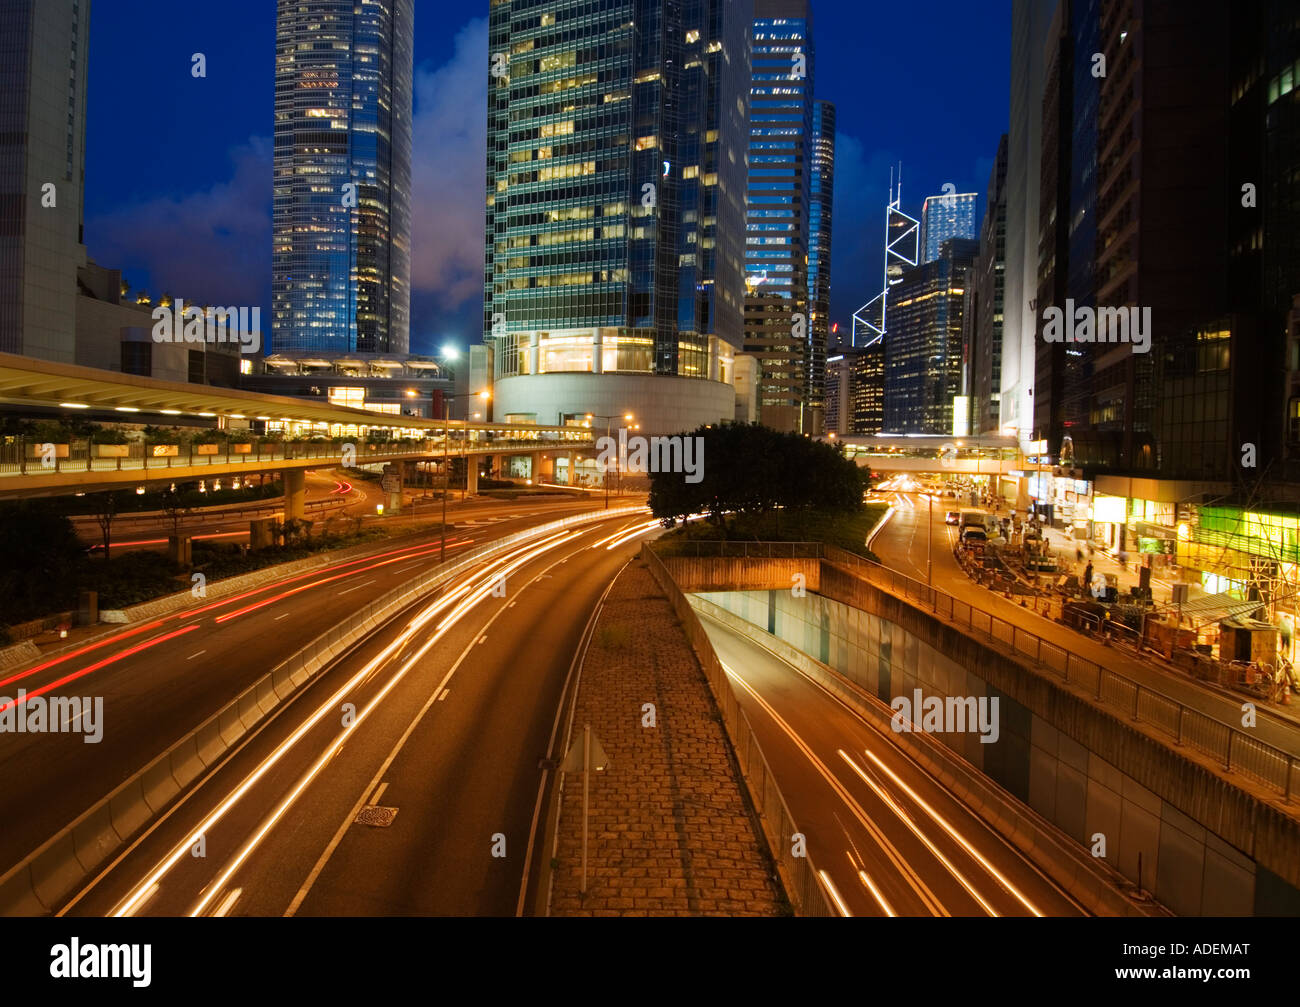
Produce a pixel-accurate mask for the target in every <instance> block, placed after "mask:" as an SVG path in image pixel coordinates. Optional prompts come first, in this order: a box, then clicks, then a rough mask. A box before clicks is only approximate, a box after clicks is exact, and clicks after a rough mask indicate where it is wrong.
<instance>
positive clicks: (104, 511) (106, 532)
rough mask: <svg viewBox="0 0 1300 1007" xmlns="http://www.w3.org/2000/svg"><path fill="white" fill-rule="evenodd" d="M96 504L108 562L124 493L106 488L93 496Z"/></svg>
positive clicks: (105, 557)
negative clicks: (114, 522)
mask: <svg viewBox="0 0 1300 1007" xmlns="http://www.w3.org/2000/svg"><path fill="white" fill-rule="evenodd" d="M91 500H92V501H93V502H94V506H95V520H96V521H97V522H98V523H99V531H100V534H101V535H103V537H104V562H105V563H107V562H108V559H109V556H108V551H109V547H110V546H111V544H112V531H113V519H114V518H115V517H117V513H118V511H119V510H121V509H122V502H123V494H122V491H121V490H106V491H105V492H103V493H95V494H93V495H92V496H91Z"/></svg>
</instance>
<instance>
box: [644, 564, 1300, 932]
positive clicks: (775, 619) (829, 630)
mask: <svg viewBox="0 0 1300 1007" xmlns="http://www.w3.org/2000/svg"><path fill="white" fill-rule="evenodd" d="M678 562H680V561H678V560H674V559H669V560H666V561H665V563H666V565H667V566H668V567H669V569H670V571H671V572H672V573H673V575H674V577H676V576H678V572H679V568H678V567H677V563H678ZM689 562H690V563H692V564H699V563H706V562H711V561H707V560H692V561H689ZM726 562H727V563H728V564H729V565H730V567H731V571H730V572H731V573H732V575H733V580H732V581H731V584H732V585H733V586H735V585H744V586H746V587H748V586H750V585H749V582H748V581H747V580H746V579H745V575H744V570H743V565H744V564H745V563H746V562H748V563H751V564H754V565H756V566H759V567H761V568H762V569H759V570H758V571H757V578H761V579H762V580H763V581H764V582H767V581H775V579H776V578H775V576H773V574H772V571H770V570H768V569H766V568H765V565H766V564H767V563H769V562H771V561H753V560H750V561H745V560H728V561H726ZM786 562H792V561H786ZM793 562H797V561H793ZM680 573H681V574H682V576H683V579H682V580H681V581H679V583H680V584H681V586H682V588H683V590H686V591H695V592H700V593H701V596H702V597H704V598H705V599H706V600H708V601H711V602H713V603H714V604H717V605H720V606H721V607H723V608H726V609H727V610H728V611H730V612H733V613H735V614H736V615H739V616H740V617H742V618H744V619H745V620H746V621H747V622H750V623H752V624H753V625H755V626H757V627H759V628H760V629H763V630H767V631H768V632H771V633H773V635H775V636H776V637H778V638H779V639H781V640H784V641H785V642H787V643H789V644H791V645H793V646H795V647H797V648H799V649H800V650H802V651H803V652H804V653H806V654H808V655H809V656H811V657H814V658H816V659H817V660H819V661H821V662H823V663H825V664H827V665H829V666H830V667H832V668H834V669H835V670H836V671H837V672H838V673H839V674H841V675H843V676H844V677H845V678H847V679H849V680H850V681H852V682H853V683H854V684H856V685H857V686H858V687H859V688H861V689H863V690H865V691H866V692H868V693H870V694H871V695H873V696H876V697H877V698H879V699H880V700H881V701H882V702H883V703H885V704H886V705H888V704H889V703H890V702H891V700H892V699H893V698H894V697H897V696H907V697H911V696H912V690H914V689H917V688H919V689H921V691H922V693H923V695H924V696H935V695H937V696H973V697H987V698H990V699H991V698H995V697H996V698H997V700H998V704H999V737H998V740H997V741H996V742H993V743H988V744H984V743H981V742H980V739H979V735H978V734H977V733H963V734H952V735H948V734H936V735H935V737H936V738H938V739H939V740H941V741H942V742H943V743H944V744H945V745H946V746H947V747H949V748H950V749H951V750H953V751H954V752H956V753H957V754H959V755H961V756H962V757H963V758H964V759H966V760H967V761H968V762H969V763H971V764H972V765H973V766H975V767H977V768H978V769H980V770H981V771H982V772H983V773H984V774H985V775H986V776H988V777H989V778H990V779H992V780H994V781H995V782H996V783H998V784H999V785H1000V786H1001V787H1003V788H1004V789H1005V790H1007V791H1008V792H1009V793H1010V794H1012V795H1013V796H1014V797H1016V798H1017V799H1019V800H1020V801H1021V802H1022V803H1024V804H1026V805H1028V806H1029V807H1031V808H1033V809H1034V810H1035V811H1036V812H1038V813H1039V814H1040V815H1042V816H1043V817H1044V818H1046V819H1047V820H1049V821H1050V822H1052V823H1053V824H1055V825H1056V826H1057V827H1058V828H1060V829H1061V830H1062V831H1063V832H1064V833H1065V834H1066V835H1068V836H1069V837H1070V838H1071V839H1073V840H1075V841H1076V842H1079V843H1081V844H1083V845H1084V846H1086V847H1089V848H1092V847H1094V846H1098V845H1099V844H1098V839H1097V837H1099V836H1100V837H1104V842H1105V859H1106V860H1107V862H1108V863H1109V864H1110V865H1111V866H1112V867H1114V868H1115V869H1116V870H1118V871H1119V872H1120V873H1121V874H1123V875H1124V876H1125V877H1127V878H1128V879H1129V880H1131V881H1133V882H1139V864H1140V884H1141V886H1142V887H1144V888H1145V889H1146V890H1147V891H1150V892H1152V893H1153V894H1154V896H1155V897H1156V898H1157V899H1158V900H1159V901H1160V902H1162V903H1163V904H1164V905H1166V906H1167V907H1169V908H1170V909H1171V910H1173V911H1174V912H1176V913H1179V914H1183V915H1225V916H1228V915H1231V916H1236V915H1248V914H1262V915H1275V914H1286V915H1294V914H1297V913H1300V887H1298V886H1300V824H1298V823H1297V821H1296V818H1295V817H1294V816H1293V814H1289V813H1288V812H1287V811H1286V810H1284V809H1283V808H1282V807H1281V806H1280V804H1279V802H1276V801H1268V800H1264V799H1261V798H1260V797H1259V796H1258V795H1257V794H1255V793H1252V792H1251V790H1250V789H1249V788H1248V787H1245V786H1242V785H1240V780H1239V779H1237V780H1234V779H1233V778H1232V775H1231V774H1227V775H1225V774H1223V773H1222V771H1220V770H1216V768H1215V767H1213V766H1212V765H1210V764H1209V763H1208V760H1206V759H1203V758H1202V757H1200V755H1199V754H1198V753H1195V752H1189V751H1187V750H1186V749H1176V748H1172V747H1170V746H1168V745H1166V744H1164V743H1162V742H1161V741H1159V740H1157V739H1155V738H1152V737H1149V736H1148V735H1147V734H1145V733H1144V731H1143V730H1142V729H1141V728H1140V726H1139V725H1134V724H1133V723H1130V722H1127V721H1125V720H1124V719H1123V718H1121V717H1117V716H1116V715H1114V714H1113V713H1109V712H1107V711H1105V710H1103V709H1100V708H1098V707H1096V706H1094V705H1092V704H1091V703H1089V702H1088V701H1087V699H1086V698H1084V697H1082V696H1079V695H1075V694H1074V693H1072V692H1070V691H1068V690H1066V689H1064V688H1062V687H1060V686H1059V685H1057V684H1056V683H1054V682H1052V681H1051V680H1050V679H1047V678H1044V677H1042V676H1040V675H1038V674H1037V673H1035V672H1034V671H1033V670H1032V669H1031V668H1029V667H1027V666H1026V665H1024V664H1022V663H1020V662H1019V661H1017V660H1015V659H1013V658H1011V657H1010V656H1008V655H1005V654H1002V653H999V652H998V651H996V650H993V649H991V648H989V647H986V646H984V645H983V644H982V643H980V642H979V641H977V640H974V639H971V638H969V637H967V636H965V635H964V634H962V633H960V632H958V631H957V630H956V629H954V628H953V627H950V626H948V625H946V624H945V623H943V622H942V621H941V620H938V619H936V618H935V617H934V616H932V615H931V614H929V613H927V612H925V611H924V610H922V609H919V608H915V607H913V606H912V605H909V604H907V603H905V602H903V601H902V600H901V599H899V598H896V597H894V596H893V595H890V594H888V593H887V592H884V591H881V590H879V589H878V588H876V587H874V586H873V585H871V584H868V583H866V582H864V581H862V580H860V579H859V578H856V577H853V576H852V575H850V574H848V573H846V572H845V571H843V570H841V569H838V568H836V567H834V566H833V565H831V564H823V565H822V569H821V571H820V576H819V577H818V578H817V584H818V586H819V589H820V592H821V594H820V595H814V594H813V593H812V590H811V584H812V578H811V577H810V578H809V585H810V587H809V593H808V594H807V595H806V596H805V597H796V596H795V595H794V594H793V593H792V592H791V591H790V589H789V588H784V589H775V588H769V589H766V590H744V591H734V592H727V591H721V590H719V587H720V584H721V581H722V578H721V577H719V576H716V575H705V574H704V572H703V571H701V570H699V569H698V567H695V566H692V567H685V566H683V567H681V568H680ZM719 573H721V571H719Z"/></svg>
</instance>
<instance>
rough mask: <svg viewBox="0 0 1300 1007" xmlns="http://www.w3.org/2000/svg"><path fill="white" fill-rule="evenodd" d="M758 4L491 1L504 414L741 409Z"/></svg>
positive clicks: (493, 218)
mask: <svg viewBox="0 0 1300 1007" xmlns="http://www.w3.org/2000/svg"><path fill="white" fill-rule="evenodd" d="M751 19H752V9H751V8H750V6H749V5H748V4H747V3H745V2H733V0H725V2H724V0H691V2H688V3H679V2H671V3H663V2H661V0H597V2H575V0H545V2H540V3H539V2H535V0H527V2H525V0H501V2H497V3H494V4H493V5H492V7H491V10H490V13H489V27H488V31H489V53H488V57H489V71H488V72H489V80H488V129H487V133H488V142H487V166H486V167H487V172H486V175H487V191H486V202H487V219H486V229H485V234H484V245H485V258H484V277H483V280H484V315H483V336H484V340H485V341H488V342H491V344H492V345H493V347H494V371H495V377H496V381H495V388H494V396H493V413H494V416H495V417H496V418H498V419H500V418H505V417H509V416H513V417H516V418H519V419H525V420H526V419H529V418H531V419H535V420H537V421H538V422H543V423H556V422H567V421H569V420H573V419H579V420H580V419H582V418H583V417H585V416H586V415H587V414H588V413H591V414H593V415H606V414H608V415H612V416H616V417H617V416H621V415H623V414H625V413H627V412H631V413H633V414H634V415H635V416H636V420H637V422H638V423H640V424H641V426H642V429H643V430H647V429H650V430H653V429H656V428H658V429H660V430H661V431H667V432H671V430H672V429H682V428H689V427H693V426H695V425H697V424H699V423H706V422H718V421H719V420H721V419H723V418H724V417H725V418H730V417H732V416H733V415H734V411H735V390H734V388H733V387H732V384H731V382H732V368H733V361H734V354H735V352H736V350H738V349H739V347H740V344H741V336H742V314H741V312H742V305H743V298H744V293H743V275H742V260H743V255H744V246H743V243H742V242H743V235H744V212H745V210H744V200H745V192H744V186H745V151H744V143H745V117H746V112H747V108H748V93H747V92H748V83H749V81H748V66H749V58H748V29H749V23H750V20H751Z"/></svg>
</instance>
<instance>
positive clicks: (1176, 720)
mask: <svg viewBox="0 0 1300 1007" xmlns="http://www.w3.org/2000/svg"><path fill="white" fill-rule="evenodd" d="M823 558H824V559H826V560H827V561H829V562H831V563H835V564H838V565H840V566H844V567H851V568H852V569H853V570H854V571H856V572H862V573H864V574H865V575H866V579H868V580H870V581H872V582H873V583H877V584H880V585H888V586H887V588H886V589H887V590H889V591H890V592H891V593H893V594H900V595H902V596H903V597H906V598H909V599H915V600H919V601H921V602H923V603H924V604H925V606H926V607H927V608H929V609H930V610H931V611H932V612H934V613H935V614H936V615H938V616H941V617H942V618H944V619H947V620H949V621H950V622H953V623H955V624H956V625H957V627H958V628H962V627H963V626H964V628H965V630H966V631H967V632H968V633H969V634H970V635H972V636H983V637H985V638H987V639H988V640H990V641H992V642H994V643H996V644H1000V645H1001V646H1003V647H1005V648H1007V649H1010V650H1011V651H1013V652H1014V653H1016V654H1018V655H1020V656H1022V657H1027V658H1029V659H1030V660H1031V661H1033V662H1034V663H1035V664H1036V665H1037V666H1039V667H1041V668H1045V669H1047V670H1048V671H1050V672H1052V674H1054V675H1055V676H1057V677H1058V678H1060V679H1061V680H1062V681H1063V682H1068V683H1072V684H1074V685H1077V686H1081V687H1083V688H1085V689H1087V690H1088V693H1089V694H1090V695H1091V696H1092V698H1093V699H1094V700H1096V701H1097V702H1098V703H1100V704H1101V705H1103V706H1112V707H1118V708H1119V709H1120V710H1123V711H1124V712H1125V713H1126V714H1127V715H1128V716H1129V717H1130V719H1132V720H1134V721H1137V722H1140V723H1144V724H1150V725H1151V726H1153V727H1155V728H1156V729H1157V730H1159V731H1160V732H1161V733H1163V734H1164V735H1165V736H1166V737H1168V738H1170V739H1171V740H1172V741H1173V742H1174V744H1175V745H1187V746H1188V747H1190V748H1195V749H1196V750H1198V751H1200V752H1202V753H1204V754H1205V755H1208V756H1210V757H1211V758H1213V759H1215V760H1217V761H1219V762H1221V763H1222V764H1223V768H1224V769H1225V770H1227V771H1229V772H1231V771H1236V772H1239V773H1242V774H1244V775H1246V776H1250V777H1252V778H1254V779H1256V780H1258V781H1259V782H1261V783H1264V784H1266V785H1268V786H1270V787H1273V788H1275V789H1277V791H1278V792H1279V793H1280V794H1281V795H1282V798H1283V800H1284V801H1290V800H1291V794H1292V791H1293V790H1294V788H1295V783H1296V765H1297V759H1296V757H1295V756H1293V755H1290V754H1288V753H1287V752H1285V751H1283V750H1282V749H1280V748H1276V747H1275V746H1273V745H1270V744H1268V743H1267V742H1263V741H1260V740H1259V739H1258V738H1254V737H1251V736H1250V735H1249V734H1247V733H1246V732H1244V731H1241V730H1238V729H1237V728H1235V727H1233V726H1232V725H1231V724H1226V723H1224V722H1223V721H1221V720H1217V719H1216V718H1214V717H1211V716H1209V715H1207V714H1204V713H1202V712H1200V711H1199V710H1195V709H1193V708H1191V707H1189V706H1187V705H1185V704H1183V703H1180V702H1179V701H1178V700H1176V699H1174V698H1173V697H1171V696H1167V695H1165V694H1164V693H1162V692H1158V691H1156V690H1155V689H1152V688H1150V687H1149V686H1146V685H1142V684H1141V683H1140V682H1136V681H1134V680H1133V679H1131V678H1129V677H1128V676H1126V675H1122V674H1120V673H1119V672H1116V671H1111V670H1110V669H1109V668H1105V667H1102V666H1101V665H1099V664H1097V663H1096V662H1095V661H1090V660H1088V659H1087V658H1084V657H1080V656H1079V655H1078V654H1075V653H1074V652H1072V651H1071V650H1070V649H1069V648H1068V647H1062V646H1060V645H1059V644H1055V643H1052V642H1051V641H1050V640H1046V639H1044V638H1043V637H1041V636H1039V635H1038V634H1036V633H1031V632H1030V631H1028V630H1026V629H1023V628H1022V627H1020V626H1018V625H1016V624H1015V623H1013V622H1010V621H1008V620H1006V619H1002V618H999V617H998V616H995V615H994V614H993V613H991V612H987V611H985V610H983V609H980V608H977V607H975V606H974V605H971V604H970V603H968V602H964V601H961V600H960V599H958V598H955V597H953V596H952V595H950V594H948V593H947V592H945V591H940V590H939V589H938V588H935V587H931V586H929V585H927V584H924V583H922V582H921V581H918V580H916V579H914V578H912V577H908V576H907V575H906V574H902V573H899V572H898V571H896V570H891V569H889V568H888V567H885V566H882V565H880V564H879V563H873V562H872V561H870V560H868V559H866V558H864V557H862V556H855V555H854V554H853V553H851V552H847V551H846V550H843V549H839V548H836V547H835V546H825V547H824V552H823Z"/></svg>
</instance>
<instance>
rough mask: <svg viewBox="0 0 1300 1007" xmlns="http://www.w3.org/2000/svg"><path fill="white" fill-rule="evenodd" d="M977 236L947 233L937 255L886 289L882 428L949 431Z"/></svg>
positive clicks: (957, 388)
mask: <svg viewBox="0 0 1300 1007" xmlns="http://www.w3.org/2000/svg"><path fill="white" fill-rule="evenodd" d="M978 254H979V242H978V241H974V240H969V239H965V238H949V239H948V240H947V241H945V242H944V243H943V245H942V246H940V249H939V257H938V258H937V259H935V260H934V261H933V262H923V263H921V264H920V265H917V266H913V267H912V268H911V269H907V270H905V271H904V272H903V277H902V279H901V280H900V281H899V283H898V284H897V285H896V286H894V287H893V288H892V289H891V290H890V292H889V333H888V335H886V336H885V339H884V343H885V415H884V430H885V432H886V433H898V434H951V433H952V432H953V399H954V397H956V396H957V395H959V394H960V392H961V370H962V313H963V310H964V306H965V305H964V302H965V293H966V286H967V284H968V283H969V282H970V279H971V276H970V274H971V269H972V266H973V265H974V262H975V258H976V256H977V255H978Z"/></svg>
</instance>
